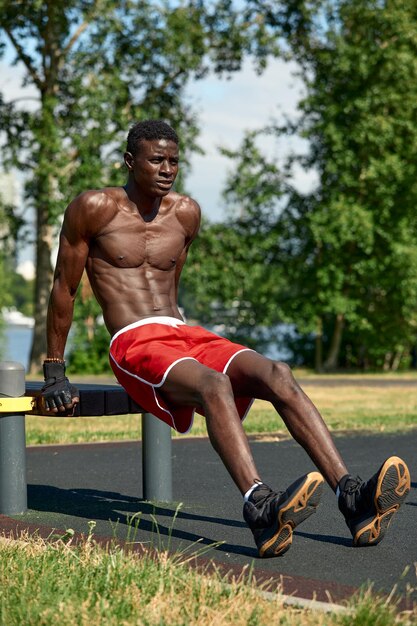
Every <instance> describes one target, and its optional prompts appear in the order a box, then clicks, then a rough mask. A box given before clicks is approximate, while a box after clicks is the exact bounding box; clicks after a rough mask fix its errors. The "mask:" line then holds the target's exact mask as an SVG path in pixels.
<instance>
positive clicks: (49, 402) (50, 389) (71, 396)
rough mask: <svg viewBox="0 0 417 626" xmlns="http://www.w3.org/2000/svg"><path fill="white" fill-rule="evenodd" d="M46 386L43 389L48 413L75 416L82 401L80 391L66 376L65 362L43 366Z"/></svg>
mask: <svg viewBox="0 0 417 626" xmlns="http://www.w3.org/2000/svg"><path fill="white" fill-rule="evenodd" d="M43 373H44V377H45V384H44V386H43V387H42V389H41V396H42V398H43V404H44V408H45V411H46V412H47V413H55V414H56V413H59V414H61V415H65V416H73V415H74V410H75V407H76V405H77V404H78V402H79V401H80V394H79V392H78V389H77V388H76V387H74V386H73V385H71V384H70V382H69V380H68V378H67V377H66V376H65V361H48V360H46V361H45V362H44V364H43Z"/></svg>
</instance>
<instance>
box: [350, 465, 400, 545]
mask: <svg viewBox="0 0 417 626" xmlns="http://www.w3.org/2000/svg"><path fill="white" fill-rule="evenodd" d="M339 488H340V495H339V499H338V505H339V509H340V511H341V512H342V513H343V515H344V516H345V520H346V524H347V525H348V528H349V530H350V532H351V533H352V536H353V545H355V546H373V545H376V544H378V543H379V542H380V541H382V539H383V538H384V535H385V532H386V530H387V528H388V526H389V525H390V522H391V520H392V517H393V515H394V514H395V513H396V512H397V511H398V509H399V508H400V506H401V505H402V503H403V502H404V500H405V498H406V497H407V494H408V492H409V491H410V472H409V471H408V467H407V465H406V463H405V462H404V461H403V460H402V459H400V458H399V457H398V456H391V457H390V458H389V459H387V460H386V461H385V463H383V465H382V466H381V467H380V469H379V470H378V471H377V473H376V474H375V475H374V476H372V478H370V479H369V480H368V481H367V482H364V481H362V480H361V479H360V478H359V477H357V478H352V476H345V477H344V478H343V479H342V480H341V481H340V483H339Z"/></svg>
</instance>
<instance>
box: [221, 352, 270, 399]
mask: <svg viewBox="0 0 417 626" xmlns="http://www.w3.org/2000/svg"><path fill="white" fill-rule="evenodd" d="M273 366H274V362H273V361H271V359H268V358H267V357H264V356H262V354H259V352H255V351H253V350H247V351H244V352H240V353H239V354H237V355H236V356H235V358H234V359H233V361H232V362H231V363H230V365H229V367H228V369H227V372H226V373H227V375H228V376H229V378H230V381H231V383H232V388H233V391H234V394H235V395H236V396H248V397H252V398H260V399H265V400H266V399H269V392H270V385H271V380H272V376H273Z"/></svg>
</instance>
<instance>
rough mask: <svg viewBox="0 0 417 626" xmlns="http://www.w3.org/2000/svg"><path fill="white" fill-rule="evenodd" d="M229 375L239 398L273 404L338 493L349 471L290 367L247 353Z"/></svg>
mask: <svg viewBox="0 0 417 626" xmlns="http://www.w3.org/2000/svg"><path fill="white" fill-rule="evenodd" d="M227 374H228V375H229V377H230V379H231V382H232V387H233V389H234V391H235V393H236V395H244V396H249V397H254V398H260V399H262V400H268V401H269V402H271V404H272V405H273V406H274V407H275V409H276V411H277V412H278V413H279V415H280V416H281V417H282V419H283V421H284V423H285V425H286V426H287V428H288V430H289V432H290V433H291V435H292V436H293V437H294V439H295V440H296V441H297V442H298V443H299V444H300V445H301V446H302V447H303V448H304V449H305V450H306V452H307V453H308V455H309V456H310V458H311V460H312V461H313V462H314V464H315V465H316V467H317V468H318V469H319V471H320V472H321V473H322V474H323V476H324V477H325V478H326V480H327V482H328V483H329V485H330V486H331V487H332V489H333V490H336V487H337V485H338V483H339V481H340V480H341V478H342V477H343V476H345V475H346V474H348V470H347V468H346V465H345V463H344V461H343V459H342V458H341V456H340V454H339V452H338V450H337V448H336V446H335V443H334V441H333V438H332V437H331V435H330V432H329V430H328V428H327V426H326V424H325V422H324V420H323V418H322V417H321V415H320V413H319V412H318V410H317V409H316V407H315V406H314V404H313V403H312V401H311V400H310V399H309V398H308V396H307V395H306V394H305V393H304V392H303V390H302V389H301V387H300V386H299V385H298V383H297V382H296V380H295V378H294V377H293V375H292V373H291V370H290V368H289V367H288V365H286V364H285V363H280V362H276V361H271V360H270V359H267V358H265V357H263V356H262V355H260V354H258V353H257V352H251V351H247V352H241V353H240V354H238V355H237V356H236V357H235V359H234V360H233V361H232V363H231V364H230V366H229V369H228V371H227Z"/></svg>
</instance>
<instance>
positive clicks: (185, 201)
mask: <svg viewBox="0 0 417 626" xmlns="http://www.w3.org/2000/svg"><path fill="white" fill-rule="evenodd" d="M172 200H173V207H174V209H175V216H176V218H177V220H178V221H179V222H180V223H181V224H182V226H183V228H184V230H185V232H186V234H187V237H189V238H191V239H193V238H194V237H195V235H196V234H197V232H198V230H199V227H200V221H201V209H200V206H199V204H198V202H196V201H195V200H194V199H193V198H191V197H190V196H186V195H182V194H179V193H174V192H173V197H172Z"/></svg>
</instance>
